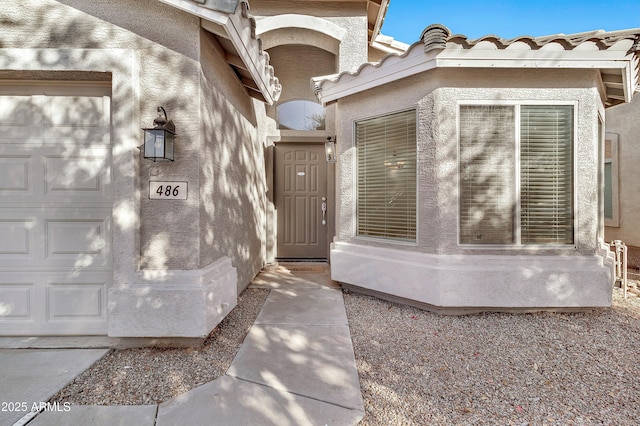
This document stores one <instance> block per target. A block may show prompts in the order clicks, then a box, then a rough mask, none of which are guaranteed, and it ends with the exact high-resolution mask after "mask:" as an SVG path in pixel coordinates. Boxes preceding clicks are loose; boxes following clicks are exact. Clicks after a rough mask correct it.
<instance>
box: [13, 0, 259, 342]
mask: <svg viewBox="0 0 640 426" xmlns="http://www.w3.org/2000/svg"><path fill="white" fill-rule="evenodd" d="M0 6H1V8H0V10H2V12H0V14H2V19H3V33H2V34H0V77H1V78H34V76H35V78H51V77H52V76H54V77H55V78H60V79H65V78H68V79H72V78H73V76H74V75H76V74H74V73H75V72H76V71H82V72H84V74H82V75H90V74H87V73H92V72H97V73H104V75H105V76H108V77H107V78H111V80H112V111H113V116H114V119H113V123H112V139H113V141H114V143H113V146H114V149H113V171H112V175H113V181H114V188H115V189H114V199H115V203H114V213H113V219H114V220H113V221H114V229H113V248H114V250H113V253H114V285H113V287H112V288H111V289H110V290H109V314H108V320H109V335H111V336H119V337H126V336H131V337H133V336H136V337H145V336H147V337H168V336H181V337H203V336H206V335H207V334H208V333H209V331H210V330H211V329H213V327H215V325H216V324H218V323H219V322H220V320H222V318H224V316H226V315H227V314H228V312H230V310H231V309H232V308H233V307H234V306H235V303H236V301H237V292H238V291H240V290H241V289H243V288H244V287H245V286H246V285H248V283H249V282H250V280H251V279H252V278H253V277H254V276H255V274H256V273H257V272H258V271H259V270H260V268H261V267H262V266H263V265H264V262H265V254H264V253H265V250H266V249H265V239H266V235H265V232H266V231H265V218H264V216H265V201H264V192H265V190H264V188H265V172H264V169H265V161H264V155H263V152H264V151H263V144H264V142H265V140H266V135H265V134H264V133H263V130H258V128H264V127H268V126H269V124H268V122H269V119H268V118H267V117H266V115H265V112H264V105H263V104H262V103H260V102H258V101H255V100H253V98H250V97H249V96H248V94H247V93H246V91H245V89H244V88H243V87H242V86H241V85H240V83H239V82H238V80H237V77H236V76H235V75H234V74H233V72H232V71H231V70H230V69H229V67H228V66H227V65H226V63H225V62H224V61H223V60H222V58H221V54H223V52H222V53H221V48H220V45H219V44H217V43H216V42H215V41H213V40H212V39H211V36H210V35H207V34H203V33H201V31H202V30H201V28H200V20H199V18H196V17H194V16H192V15H189V14H187V13H184V12H180V11H178V10H176V9H174V8H172V7H169V6H166V5H164V4H162V3H160V2H157V1H153V0H123V1H117V2H113V1H96V2H85V1H81V0H61V1H53V0H42V1H40V0H26V1H23V2H13V1H8V0H1V1H0ZM5 30H6V31H5ZM16 49H17V50H16ZM12 58H14V59H12ZM15 58H21V59H23V61H18V60H16V59H15ZM97 58H100V59H101V60H97ZM52 71H55V73H52ZM160 105H161V106H163V107H164V108H165V109H166V111H167V113H168V116H169V118H170V119H172V120H173V121H174V122H175V125H176V131H177V134H178V136H177V140H176V153H175V156H176V161H175V162H173V163H152V162H149V161H147V160H144V159H142V157H141V155H140V151H139V150H138V149H137V148H136V147H137V146H139V145H140V144H141V143H142V131H141V130H140V128H141V127H152V126H153V119H154V118H155V117H156V107H157V106H160ZM152 180H157V181H187V182H188V185H189V191H188V194H187V199H186V200H175V201H169V200H150V199H149V181H152Z"/></svg>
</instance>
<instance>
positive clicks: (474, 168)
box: [460, 105, 516, 244]
mask: <svg viewBox="0 0 640 426" xmlns="http://www.w3.org/2000/svg"><path fill="white" fill-rule="evenodd" d="M515 145H516V144H515V119H514V109H513V107H512V106H494V105H486V106H485V105H482V106H476V105H473V106H472V105H464V106H461V107H460V241H461V242H462V243H464V244H509V243H513V242H514V232H513V230H514V207H515V205H514V200H515V189H514V181H515V164H514V155H515Z"/></svg>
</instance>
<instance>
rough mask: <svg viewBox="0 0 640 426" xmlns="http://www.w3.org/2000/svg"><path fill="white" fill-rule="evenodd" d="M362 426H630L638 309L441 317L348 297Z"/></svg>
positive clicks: (632, 300)
mask: <svg viewBox="0 0 640 426" xmlns="http://www.w3.org/2000/svg"><path fill="white" fill-rule="evenodd" d="M345 303H346V307H347V313H348V317H349V322H350V327H351V334H352V339H353V343H354V350H355V353H356V361H357V365H358V371H359V375H360V385H361V387H362V392H363V398H364V401H365V411H366V415H365V418H364V420H363V422H362V423H361V424H362V425H392V424H393V425H400V424H402V425H425V424H429V425H467V424H468V425H478V424H486V425H600V424H604V425H636V424H638V419H640V368H639V366H638V365H639V364H638V355H639V354H640V322H639V320H640V303H639V299H638V298H637V297H635V296H630V297H629V299H628V300H626V301H625V300H624V299H623V298H622V296H621V291H620V290H619V289H615V290H614V306H613V308H612V309H606V310H601V311H596V312H591V313H579V314H578V313H575V314H559V313H558V314H556V313H535V314H516V315H513V314H479V315H469V316H441V315H437V314H432V313H429V312H425V311H421V310H418V309H414V308H410V307H406V306H402V305H397V304H394V303H388V302H384V301H380V300H378V299H375V298H372V297H368V296H363V295H357V294H345Z"/></svg>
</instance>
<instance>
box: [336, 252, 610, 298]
mask: <svg viewBox="0 0 640 426" xmlns="http://www.w3.org/2000/svg"><path fill="white" fill-rule="evenodd" d="M331 278H332V279H333V280H335V281H339V282H343V283H347V284H351V285H353V286H357V287H361V288H365V289H369V290H373V291H376V292H381V293H386V294H389V295H393V296H398V297H401V298H404V299H411V300H414V301H417V302H422V303H426V304H429V305H433V306H436V307H442V308H461V307H464V308H469V307H478V308H487V310H493V309H491V308H528V309H532V308H540V309H544V308H551V309H553V308H586V307H592V308H593V307H608V306H610V305H611V297H612V291H611V288H612V283H613V262H612V260H611V258H610V257H608V256H606V255H605V256H604V257H603V256H600V255H593V256H539V255H531V256H527V255H512V256H506V255H505V256H499V255H480V254H478V255H469V254H446V255H438V254H429V253H415V252H410V251H406V250H397V249H390V248H383V247H373V246H364V245H358V244H354V243H349V242H334V243H333V244H332V245H331Z"/></svg>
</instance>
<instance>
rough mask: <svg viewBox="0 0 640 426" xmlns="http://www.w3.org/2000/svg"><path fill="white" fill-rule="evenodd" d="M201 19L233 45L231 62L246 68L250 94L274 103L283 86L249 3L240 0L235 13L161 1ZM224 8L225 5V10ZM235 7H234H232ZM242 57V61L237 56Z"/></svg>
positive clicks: (181, 0)
mask: <svg viewBox="0 0 640 426" xmlns="http://www.w3.org/2000/svg"><path fill="white" fill-rule="evenodd" d="M160 1H161V2H162V3H166V4H168V5H170V6H173V7H175V8H177V9H180V10H182V11H185V12H187V13H189V14H191V15H194V16H197V17H199V18H200V19H201V26H202V28H203V29H204V30H206V31H208V32H210V33H212V34H213V35H215V36H216V37H219V38H223V39H226V40H228V41H229V42H230V45H231V46H232V48H231V49H230V51H227V63H228V65H229V66H230V67H232V68H234V69H241V70H244V71H246V73H248V75H249V76H250V78H249V79H244V78H240V77H239V80H240V82H241V83H242V85H243V86H244V87H245V88H246V90H247V92H248V94H249V95H250V96H252V97H255V98H257V99H259V100H260V101H262V102H266V103H267V104H269V105H272V104H273V103H274V102H276V101H277V100H278V97H279V96H280V92H281V87H280V84H279V82H278V79H277V78H276V77H275V76H274V73H273V68H272V67H271V66H270V65H269V55H268V54H267V53H266V52H263V51H262V48H261V45H260V41H259V39H258V38H257V37H256V35H255V21H253V18H251V17H250V16H248V14H247V10H246V8H247V7H248V6H247V3H246V2H244V1H240V4H239V7H236V8H235V11H234V12H233V13H228V12H225V11H218V10H213V9H211V8H210V7H204V6H201V5H199V4H196V3H194V1H190V0H160ZM223 9H224V8H221V10H223ZM229 10H231V9H229ZM236 58H239V59H240V61H241V63H239V61H238V60H237V59H236Z"/></svg>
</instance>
